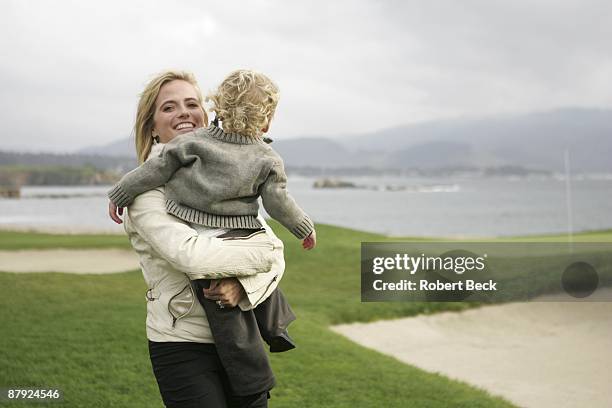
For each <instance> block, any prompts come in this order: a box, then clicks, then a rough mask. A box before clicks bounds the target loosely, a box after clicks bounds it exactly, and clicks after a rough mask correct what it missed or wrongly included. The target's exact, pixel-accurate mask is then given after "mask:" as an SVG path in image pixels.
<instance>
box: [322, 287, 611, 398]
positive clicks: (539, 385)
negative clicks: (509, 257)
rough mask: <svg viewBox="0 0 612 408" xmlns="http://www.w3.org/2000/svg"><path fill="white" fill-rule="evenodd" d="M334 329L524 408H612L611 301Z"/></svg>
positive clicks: (521, 306)
mask: <svg viewBox="0 0 612 408" xmlns="http://www.w3.org/2000/svg"><path fill="white" fill-rule="evenodd" d="M600 291H601V292H600ZM598 292H600V294H603V295H604V298H607V299H612V293H611V290H610V289H606V290H605V291H604V290H602V289H600V290H598ZM332 329H333V330H334V331H336V332H338V333H340V334H343V335H344V336H346V337H348V338H349V339H351V340H353V341H355V342H357V343H359V344H361V345H363V346H366V347H369V348H372V349H374V350H377V351H380V352H382V353H384V354H388V355H391V356H393V357H395V358H397V359H398V360H400V361H403V362H405V363H409V364H412V365H415V366H417V367H420V368H422V369H424V370H427V371H432V372H439V373H441V374H444V375H446V376H448V377H451V378H455V379H459V380H462V381H465V382H467V383H470V384H473V385H476V386H478V387H481V388H484V389H486V390H487V391H489V392H491V393H492V394H496V395H500V396H503V397H505V398H506V399H508V400H510V401H512V402H513V403H515V404H516V405H518V406H521V407H538V408H542V407H555V408H561V407H590V408H594V407H611V406H612V387H611V386H610V384H612V302H580V303H570V302H531V303H513V304H506V305H494V306H485V307H482V308H479V309H473V310H468V311H464V312H459V313H454V312H445V313H439V314H435V315H431V316H418V317H414V318H406V319H398V320H392V321H381V322H375V323H369V324H348V325H339V326H335V327H333V328H332Z"/></svg>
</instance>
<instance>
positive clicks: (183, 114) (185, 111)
mask: <svg viewBox="0 0 612 408" xmlns="http://www.w3.org/2000/svg"><path fill="white" fill-rule="evenodd" d="M190 114H191V112H189V109H188V108H187V107H186V106H182V107H180V108H179V118H187V117H189V115H190Z"/></svg>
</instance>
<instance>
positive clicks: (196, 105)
mask: <svg viewBox="0 0 612 408" xmlns="http://www.w3.org/2000/svg"><path fill="white" fill-rule="evenodd" d="M189 107H190V108H199V107H200V105H198V104H197V103H192V104H190V105H189Z"/></svg>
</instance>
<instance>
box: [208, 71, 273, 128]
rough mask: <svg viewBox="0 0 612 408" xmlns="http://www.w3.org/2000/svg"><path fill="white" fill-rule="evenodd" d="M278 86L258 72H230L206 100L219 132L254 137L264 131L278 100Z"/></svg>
mask: <svg viewBox="0 0 612 408" xmlns="http://www.w3.org/2000/svg"><path fill="white" fill-rule="evenodd" d="M279 96H280V95H279V90H278V86H276V84H275V83H274V82H272V80H271V79H270V78H268V77H267V76H265V75H264V74H262V73H260V72H255V71H251V70H246V69H240V70H238V71H234V72H232V73H231V74H229V75H228V76H227V78H225V79H224V80H223V82H222V83H221V85H219V88H218V89H217V91H216V92H215V93H213V94H211V95H208V96H207V97H206V101H211V102H212V106H211V110H212V111H213V112H215V113H216V115H217V118H219V119H220V120H221V121H222V122H223V130H225V131H226V132H230V133H238V134H240V135H245V136H251V137H258V136H261V134H262V133H263V129H267V128H268V126H269V124H270V120H272V116H274V111H275V109H276V105H277V104H278V98H279Z"/></svg>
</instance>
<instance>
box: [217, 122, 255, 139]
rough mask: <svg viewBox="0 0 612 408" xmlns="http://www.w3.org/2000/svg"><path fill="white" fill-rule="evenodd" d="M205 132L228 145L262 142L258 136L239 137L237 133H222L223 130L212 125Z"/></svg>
mask: <svg viewBox="0 0 612 408" xmlns="http://www.w3.org/2000/svg"><path fill="white" fill-rule="evenodd" d="M206 131H207V132H208V134H209V135H211V136H212V137H214V138H215V139H219V140H222V141H224V142H228V143H235V144H255V143H261V141H262V139H261V138H260V137H258V136H256V137H251V136H244V135H239V134H238V133H227V132H224V131H223V129H221V128H220V127H217V126H215V125H213V124H212V123H211V124H210V125H209V126H208V128H207V129H206Z"/></svg>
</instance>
